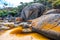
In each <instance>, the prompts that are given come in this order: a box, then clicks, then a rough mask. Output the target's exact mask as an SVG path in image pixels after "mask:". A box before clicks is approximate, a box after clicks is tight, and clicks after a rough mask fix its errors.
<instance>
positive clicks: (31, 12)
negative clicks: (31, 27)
mask: <svg viewBox="0 0 60 40" xmlns="http://www.w3.org/2000/svg"><path fill="white" fill-rule="evenodd" d="M44 11H45V6H44V5H43V4H41V3H33V4H31V5H30V6H26V7H25V8H24V9H23V10H22V12H21V18H23V20H24V21H27V20H31V19H35V18H37V17H40V16H41V15H42V14H43V12H44Z"/></svg>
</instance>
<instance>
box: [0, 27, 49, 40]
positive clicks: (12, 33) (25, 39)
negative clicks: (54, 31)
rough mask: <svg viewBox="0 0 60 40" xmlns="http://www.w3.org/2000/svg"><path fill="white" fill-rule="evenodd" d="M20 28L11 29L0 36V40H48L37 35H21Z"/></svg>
mask: <svg viewBox="0 0 60 40" xmlns="http://www.w3.org/2000/svg"><path fill="white" fill-rule="evenodd" d="M21 31H22V27H17V28H13V29H11V30H8V31H7V32H6V33H4V34H3V35H1V36H0V40H49V39H48V38H46V37H45V36H43V35H41V34H38V33H21Z"/></svg>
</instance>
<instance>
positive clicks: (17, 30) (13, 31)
mask: <svg viewBox="0 0 60 40" xmlns="http://www.w3.org/2000/svg"><path fill="white" fill-rule="evenodd" d="M21 32H22V27H18V28H14V29H12V31H11V32H10V34H16V33H21Z"/></svg>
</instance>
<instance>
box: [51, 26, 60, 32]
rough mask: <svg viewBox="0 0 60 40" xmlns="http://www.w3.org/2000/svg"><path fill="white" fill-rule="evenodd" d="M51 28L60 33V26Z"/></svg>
mask: <svg viewBox="0 0 60 40" xmlns="http://www.w3.org/2000/svg"><path fill="white" fill-rule="evenodd" d="M51 30H53V31H55V32H59V33H60V26H57V27H54V28H52V29H51Z"/></svg>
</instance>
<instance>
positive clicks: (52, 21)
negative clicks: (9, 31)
mask: <svg viewBox="0 0 60 40" xmlns="http://www.w3.org/2000/svg"><path fill="white" fill-rule="evenodd" d="M31 25H32V28H33V30H34V31H36V32H38V33H41V34H43V35H45V36H47V37H49V38H52V39H55V40H60V31H59V30H60V14H58V13H57V12H56V13H54V12H53V13H50V14H46V15H43V16H41V17H39V18H36V19H34V20H32V23H31Z"/></svg>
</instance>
